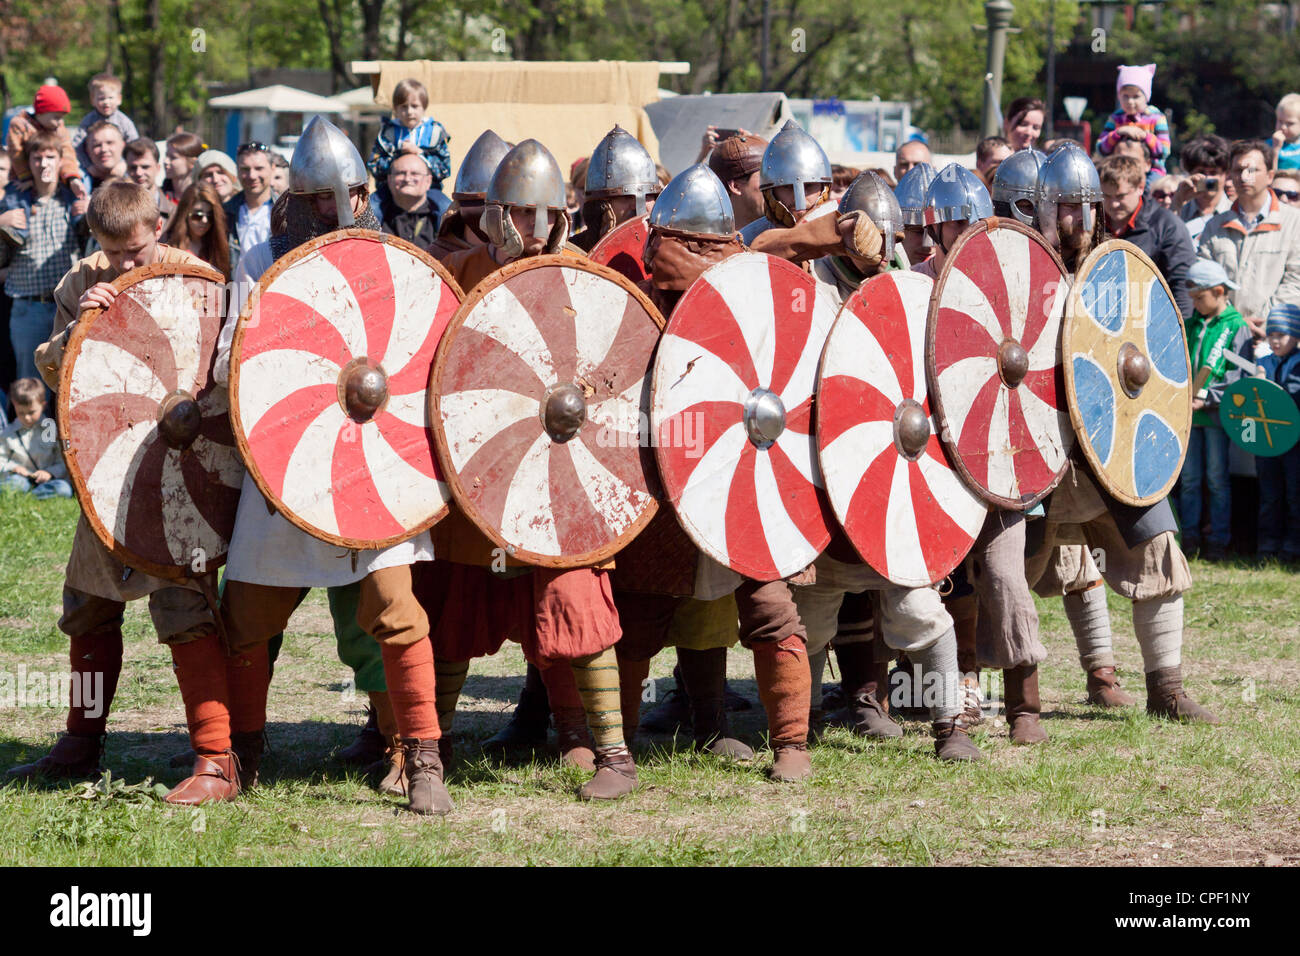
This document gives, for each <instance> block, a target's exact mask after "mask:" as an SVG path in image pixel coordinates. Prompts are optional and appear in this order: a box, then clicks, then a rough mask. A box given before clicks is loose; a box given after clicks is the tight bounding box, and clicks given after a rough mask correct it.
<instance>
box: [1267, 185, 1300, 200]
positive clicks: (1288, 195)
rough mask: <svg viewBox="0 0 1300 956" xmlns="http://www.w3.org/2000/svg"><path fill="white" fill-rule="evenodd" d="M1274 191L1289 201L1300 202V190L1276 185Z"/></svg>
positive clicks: (1279, 196)
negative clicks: (1281, 187)
mask: <svg viewBox="0 0 1300 956" xmlns="http://www.w3.org/2000/svg"><path fill="white" fill-rule="evenodd" d="M1273 192H1275V193H1277V198H1278V199H1285V200H1286V201H1287V202H1300V190H1295V189H1278V188H1276V187H1274V189H1273Z"/></svg>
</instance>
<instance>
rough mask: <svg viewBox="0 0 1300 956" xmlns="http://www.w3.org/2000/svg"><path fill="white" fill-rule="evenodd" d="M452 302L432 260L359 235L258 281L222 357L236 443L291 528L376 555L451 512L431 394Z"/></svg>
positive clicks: (452, 289) (450, 289) (335, 240)
mask: <svg viewBox="0 0 1300 956" xmlns="http://www.w3.org/2000/svg"><path fill="white" fill-rule="evenodd" d="M460 299H461V292H460V289H459V288H458V287H457V286H456V283H455V281H454V280H453V279H452V278H451V276H450V274H449V273H448V272H447V271H446V270H445V269H444V268H443V267H442V266H441V265H439V264H438V263H437V262H436V261H434V259H433V258H432V257H431V256H429V255H428V254H426V253H424V252H422V251H421V250H419V249H418V248H416V247H415V246H413V245H411V244H410V243H407V242H404V241H402V240H401V239H397V238H396V237H394V236H387V235H380V234H379V233H376V232H370V231H368V230H362V229H347V230H340V231H338V232H333V233H330V234H328V235H326V236H322V237H320V238H319V239H314V240H312V241H311V242H308V243H305V244H304V245H302V246H299V247H298V248H296V249H294V250H292V251H291V252H289V253H288V254H286V255H285V256H284V257H282V258H281V259H280V260H279V261H278V262H276V264H275V265H274V266H272V268H271V269H269V270H268V271H267V273H266V275H264V276H263V277H262V280H261V282H259V283H258V287H257V289H256V290H255V291H254V293H253V295H252V296H251V297H250V298H249V300H248V303H247V304H246V305H245V307H244V311H243V313H242V314H241V315H240V317H239V327H238V329H237V330H236V332H235V340H234V346H233V349H232V352H231V373H230V395H231V404H232V406H233V408H232V410H233V412H234V423H235V434H236V437H237V438H238V440H239V444H240V449H241V451H242V452H243V453H244V457H245V461H246V462H247V464H248V466H249V470H250V472H251V473H252V475H253V478H254V480H255V481H256V482H257V485H258V487H259V488H260V489H261V491H262V493H263V494H264V495H266V497H267V500H268V501H269V502H270V503H271V504H272V505H273V506H274V507H276V508H277V509H279V510H280V511H281V512H282V513H283V514H284V515H285V517H287V518H288V519H289V520H290V521H291V522H293V523H294V524H295V525H297V526H298V527H299V528H301V529H302V530H304V531H306V532H307V533H309V534H311V535H313V536H314V537H317V538H320V539H321V540H324V541H328V542H331V543H333V544H337V545H340V546H342V547H347V548H355V549H370V548H382V547H387V546H389V545H392V544H396V543H398V542H400V541H404V540H406V539H407V538H410V537H412V536H414V535H416V534H418V533H419V532H421V531H423V530H425V529H426V528H428V527H430V526H431V525H433V524H434V523H435V522H436V521H437V520H438V519H439V518H441V517H442V516H443V515H444V514H446V510H447V502H448V500H449V495H448V491H447V486H446V484H445V483H444V481H443V478H442V474H441V472H440V471H439V468H438V463H437V460H436V457H435V455H434V451H433V433H432V431H431V430H430V428H429V418H428V403H427V401H426V390H427V387H428V382H429V373H430V370H431V369H432V368H433V359H434V356H435V354H436V352H437V347H438V342H439V340H440V339H441V338H442V334H443V330H444V329H445V328H446V327H447V323H448V321H449V320H450V319H451V316H452V315H453V314H454V313H455V311H456V308H457V306H459V305H460Z"/></svg>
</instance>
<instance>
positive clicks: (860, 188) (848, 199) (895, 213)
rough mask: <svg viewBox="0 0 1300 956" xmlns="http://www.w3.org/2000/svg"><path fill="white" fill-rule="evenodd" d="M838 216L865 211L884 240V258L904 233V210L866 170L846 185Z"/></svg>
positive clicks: (880, 182)
mask: <svg viewBox="0 0 1300 956" xmlns="http://www.w3.org/2000/svg"><path fill="white" fill-rule="evenodd" d="M839 212H840V215H844V214H845V213H850V212H864V213H866V214H867V216H868V217H869V218H870V219H871V221H872V222H874V223H875V224H876V226H877V227H878V228H879V229H880V233H881V235H882V236H884V239H885V250H884V257H885V259H889V258H891V257H892V256H893V254H894V236H895V234H897V233H900V232H902V231H903V210H902V209H901V208H899V205H898V199H897V198H896V197H895V196H894V193H893V190H891V189H890V188H889V186H888V185H887V184H886V183H885V181H884V180H883V179H881V178H880V176H879V175H878V174H876V173H873V172H871V171H870V170H867V171H866V172H864V173H859V174H858V177H857V178H856V179H854V180H853V182H851V183H849V188H848V189H846V190H845V191H844V195H843V196H841V197H840V206H839Z"/></svg>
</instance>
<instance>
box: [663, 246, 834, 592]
mask: <svg viewBox="0 0 1300 956" xmlns="http://www.w3.org/2000/svg"><path fill="white" fill-rule="evenodd" d="M834 322H835V304H834V301H833V299H832V298H831V297H830V296H828V295H827V294H826V293H825V292H824V291H822V290H821V289H820V288H819V287H818V285H817V283H816V282H815V281H814V280H813V278H812V277H811V276H810V275H809V274H808V273H806V272H804V271H803V270H802V269H800V268H798V267H797V266H794V265H791V264H790V263H788V262H786V261H784V260H782V259H777V258H774V257H772V256H768V255H764V254H762V253H756V252H745V253H739V254H737V255H734V256H731V257H730V258H728V259H724V260H723V261H722V262H720V263H718V264H717V265H715V266H713V267H712V268H710V269H708V270H707V271H706V272H704V274H703V275H701V276H700V277H699V278H698V279H697V280H696V281H695V283H694V284H693V285H692V286H691V287H690V288H689V289H687V290H686V292H685V293H684V294H683V295H682V298H681V299H680V300H679V301H678V303H677V306H676V307H675V308H674V309H673V315H672V319H671V320H670V321H669V323H668V329H667V331H666V332H665V333H664V337H663V339H662V341H661V342H660V343H659V351H658V353H657V355H656V358H655V371H654V387H653V392H652V394H653V401H652V405H651V416H650V424H651V428H652V429H653V434H654V436H655V459H656V460H657V461H658V463H659V475H660V478H661V480H662V481H663V484H664V491H665V493H666V494H667V496H668V499H669V500H670V501H671V502H672V504H673V507H674V508H675V509H676V511H677V518H678V520H679V521H680V522H681V525H682V528H683V529H685V531H686V533H687V534H688V535H690V537H691V539H692V540H693V541H694V542H695V543H696V545H697V546H698V547H699V548H700V550H702V551H703V552H705V553H706V554H708V555H709V556H710V557H712V558H714V559H715V560H716V561H718V562H720V563H721V564H724V565H726V566H728V567H730V568H732V569H733V570H735V571H737V572H739V573H740V574H743V575H745V576H746V577H748V578H752V579H754V580H758V581H774V580H777V579H779V578H784V577H788V576H789V575H791V574H795V573H797V572H798V571H801V570H802V569H803V568H805V567H807V566H808V565H809V564H810V563H812V561H814V560H815V559H816V558H817V556H818V555H819V554H821V552H822V549H824V548H825V547H826V545H827V544H828V543H829V542H830V537H831V531H830V529H831V522H832V521H833V518H832V517H831V513H830V510H829V507H828V505H827V504H826V501H825V497H824V495H823V493H822V490H821V489H822V477H821V472H820V469H819V467H818V464H817V453H816V448H815V445H814V441H813V414H812V413H813V408H812V405H813V388H814V385H815V384H816V379H817V362H818V359H819V358H820V356H821V352H822V346H823V345H824V344H825V342H826V336H827V334H828V333H829V332H830V330H831V326H832V325H833V324H834Z"/></svg>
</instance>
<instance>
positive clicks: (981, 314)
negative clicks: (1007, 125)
mask: <svg viewBox="0 0 1300 956" xmlns="http://www.w3.org/2000/svg"><path fill="white" fill-rule="evenodd" d="M994 222H995V223H996V225H995V226H994V227H993V228H990V227H989V220H982V221H980V222H978V223H976V224H975V225H973V226H972V227H971V228H970V229H968V230H967V231H966V232H965V233H963V234H962V236H961V238H960V239H958V240H957V242H956V243H954V245H953V248H952V250H951V251H950V252H949V253H948V255H947V257H946V258H945V260H944V264H943V271H942V272H940V274H939V278H938V280H937V281H936V282H935V288H934V292H933V294H932V296H931V299H930V317H929V325H928V329H927V344H926V374H927V378H928V381H929V386H930V395H931V398H932V399H933V400H934V416H935V424H936V425H937V426H938V428H939V437H940V438H941V439H942V440H943V443H944V445H945V446H946V447H947V449H948V452H949V454H950V455H951V456H952V460H953V464H955V465H956V466H957V470H958V471H959V472H960V473H961V475H962V477H963V479H965V481H966V483H967V484H968V485H970V487H971V489H972V490H974V491H975V493H976V494H978V495H979V496H980V497H982V498H984V499H985V500H986V501H988V502H990V503H992V504H994V505H997V506H998V507H1000V508H1007V509H1010V510H1013V511H1027V510H1028V509H1030V508H1032V507H1033V506H1034V505H1035V504H1036V503H1038V502H1039V501H1040V500H1041V499H1042V498H1043V497H1044V496H1045V495H1047V493H1048V492H1050V491H1051V490H1052V489H1053V488H1054V487H1056V483H1057V482H1058V481H1060V479H1061V475H1062V474H1064V472H1065V466H1066V458H1067V456H1068V455H1069V453H1070V448H1071V447H1072V446H1073V444H1074V430H1073V428H1072V426H1071V425H1070V413H1069V409H1068V407H1067V405H1066V398H1065V385H1064V377H1063V374H1062V370H1061V321H1062V317H1063V315H1064V312H1065V300H1066V294H1067V292H1068V291H1069V289H1068V284H1067V282H1066V277H1065V269H1064V267H1063V266H1062V265H1061V260H1060V259H1059V258H1058V257H1057V255H1056V253H1055V252H1053V251H1052V249H1051V248H1050V247H1049V246H1048V245H1047V244H1046V243H1045V242H1044V241H1043V239H1042V237H1041V236H1039V235H1038V233H1036V232H1034V231H1033V230H1031V229H1027V228H1025V227H1024V226H1022V225H1020V224H1019V223H1017V222H1013V221H1011V220H1009V219H998V220H995V221H994Z"/></svg>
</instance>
